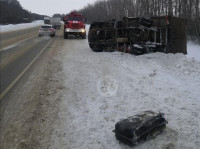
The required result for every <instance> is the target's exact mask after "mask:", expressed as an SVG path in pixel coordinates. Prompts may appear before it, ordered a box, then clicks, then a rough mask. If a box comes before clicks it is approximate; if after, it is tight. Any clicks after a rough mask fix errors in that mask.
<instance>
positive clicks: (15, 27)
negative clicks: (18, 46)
mask: <svg viewBox="0 0 200 149" xmlns="http://www.w3.org/2000/svg"><path fill="white" fill-rule="evenodd" d="M43 23H44V21H43V20H38V21H34V22H32V23H21V24H9V25H0V32H7V31H13V30H19V29H25V28H31V27H35V26H39V25H42V24H43Z"/></svg>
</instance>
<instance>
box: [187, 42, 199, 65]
mask: <svg viewBox="0 0 200 149" xmlns="http://www.w3.org/2000/svg"><path fill="white" fill-rule="evenodd" d="M187 51H188V54H187V57H188V58H194V59H196V60H199V61H200V45H197V44H194V43H192V42H191V41H188V43H187Z"/></svg>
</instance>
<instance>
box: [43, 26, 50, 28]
mask: <svg viewBox="0 0 200 149" xmlns="http://www.w3.org/2000/svg"><path fill="white" fill-rule="evenodd" d="M41 28H51V26H41Z"/></svg>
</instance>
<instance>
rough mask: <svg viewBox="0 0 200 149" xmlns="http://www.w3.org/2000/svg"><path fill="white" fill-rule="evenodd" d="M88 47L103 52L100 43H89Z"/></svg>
mask: <svg viewBox="0 0 200 149" xmlns="http://www.w3.org/2000/svg"><path fill="white" fill-rule="evenodd" d="M89 46H90V48H91V49H92V51H94V52H103V46H102V45H101V44H98V45H97V44H95V45H94V44H91V43H89Z"/></svg>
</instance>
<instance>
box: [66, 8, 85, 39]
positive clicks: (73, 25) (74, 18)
mask: <svg viewBox="0 0 200 149" xmlns="http://www.w3.org/2000/svg"><path fill="white" fill-rule="evenodd" d="M63 21H64V23H65V25H64V39H67V38H68V35H75V36H77V37H78V36H79V37H82V39H86V30H85V24H84V22H86V19H85V18H84V16H83V15H81V14H78V13H76V12H70V13H69V14H67V15H65V17H64V18H63Z"/></svg>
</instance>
